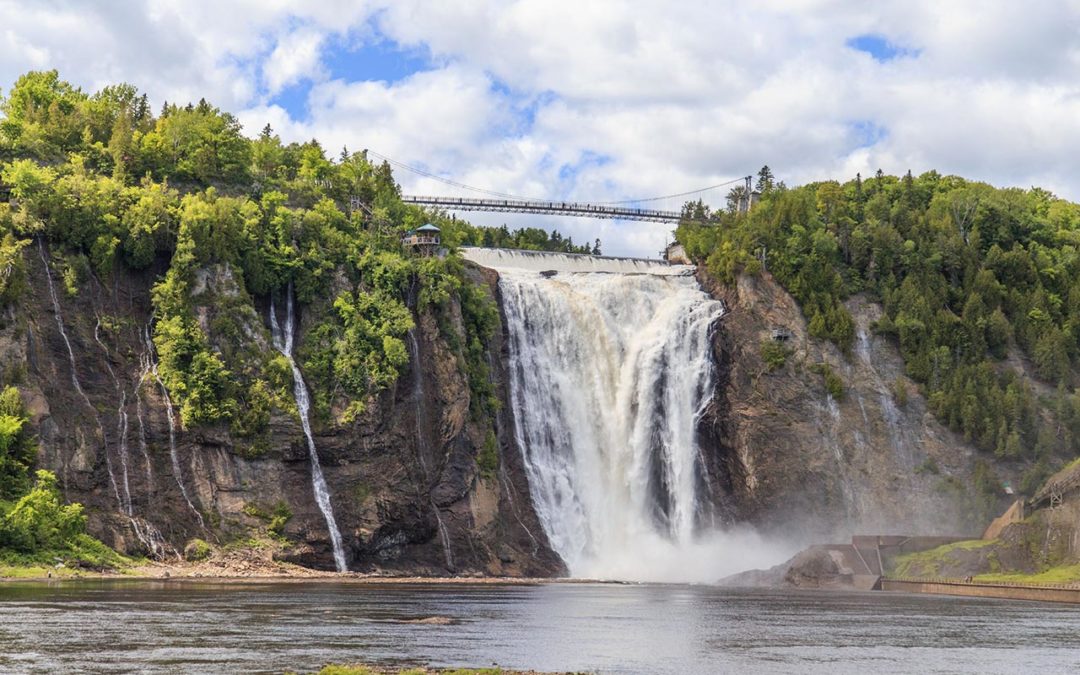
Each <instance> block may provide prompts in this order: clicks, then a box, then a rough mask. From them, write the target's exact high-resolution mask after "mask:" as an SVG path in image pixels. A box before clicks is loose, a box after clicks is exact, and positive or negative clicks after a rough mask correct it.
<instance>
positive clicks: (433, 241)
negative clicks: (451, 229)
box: [401, 223, 441, 256]
mask: <svg viewBox="0 0 1080 675" xmlns="http://www.w3.org/2000/svg"><path fill="white" fill-rule="evenodd" d="M440 243H441V240H440V238H439V228H437V227H435V226H434V225H432V224H431V223H427V224H426V225H421V226H420V227H418V228H416V229H415V230H409V231H408V232H406V233H405V234H404V236H402V237H401V245H402V246H403V247H405V248H407V249H412V250H413V251H415V252H416V253H419V254H420V255H425V256H429V255H434V254H435V253H437V252H438V250H439V244H440Z"/></svg>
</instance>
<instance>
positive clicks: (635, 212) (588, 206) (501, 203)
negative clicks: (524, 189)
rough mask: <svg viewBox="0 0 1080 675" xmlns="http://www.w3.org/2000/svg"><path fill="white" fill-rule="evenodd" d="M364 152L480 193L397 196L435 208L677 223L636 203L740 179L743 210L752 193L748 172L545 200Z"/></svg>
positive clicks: (677, 216)
mask: <svg viewBox="0 0 1080 675" xmlns="http://www.w3.org/2000/svg"><path fill="white" fill-rule="evenodd" d="M364 152H365V153H367V154H369V155H371V156H373V157H375V158H377V159H381V160H383V161H385V162H388V163H389V164H392V165H393V166H395V167H398V168H400V169H404V170H406V171H409V172H411V173H414V174H417V175H420V176H423V177H425V178H431V179H434V180H436V181H439V182H441V183H444V184H446V185H449V186H452V187H454V188H458V189H462V190H467V191H471V192H475V193H478V194H481V195H483V196H469V197H451V196H432V195H402V197H401V200H402V201H403V202H405V203H407V204H418V205H422V206H433V207H436V208H441V209H446V210H447V211H486V212H490V213H536V214H545V215H553V216H576V217H581V218H607V219H615V220H636V221H646V222H653V223H678V222H679V221H680V220H683V219H684V217H683V214H682V211H673V210H663V209H655V208H644V207H642V206H640V205H641V204H645V203H656V202H663V201H668V202H670V201H671V200H677V199H685V198H689V197H692V196H695V195H700V194H702V193H704V192H708V191H710V190H715V189H717V188H722V187H726V186H729V185H734V184H736V183H743V186H742V190H741V192H740V196H739V201H738V203H737V205H736V206H737V208H738V210H739V211H746V210H748V209H749V208H750V206H751V205H752V204H751V199H752V193H751V189H750V186H751V176H745V177H741V178H735V179H732V180H728V181H725V182H723V183H717V184H716V185H710V186H708V187H704V188H699V189H697V190H690V191H687V192H679V193H676V194H670V195H662V196H659V197H647V198H643V199H627V200H622V201H616V202H580V201H564V200H546V199H528V198H524V197H519V196H517V195H512V194H507V193H504V192H496V191H493V190H485V189H483V188H478V187H473V186H471V185H466V184H464V183H459V182H457V181H453V180H450V179H448V178H444V177H442V176H438V175H436V174H433V173H431V172H429V171H424V170H423V169H418V168H416V167H413V166H409V165H407V164H403V163H401V162H398V161H396V160H393V159H391V158H389V157H386V156H384V155H380V154H379V153H377V152H374V151H372V150H365V151H364Z"/></svg>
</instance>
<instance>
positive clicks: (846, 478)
mask: <svg viewBox="0 0 1080 675" xmlns="http://www.w3.org/2000/svg"><path fill="white" fill-rule="evenodd" d="M699 279H700V281H701V283H702V285H703V286H704V287H705V288H706V289H708V290H709V291H710V292H711V293H712V294H713V295H714V296H715V297H718V298H719V299H721V300H723V301H724V303H725V304H726V306H727V312H726V314H725V315H724V317H723V318H722V319H721V321H720V325H719V326H718V327H717V331H716V334H715V340H714V349H715V351H716V355H717V361H718V368H719V373H720V378H719V379H720V381H719V383H718V388H717V393H716V397H715V399H714V401H713V403H712V405H711V406H710V408H709V410H708V411H707V413H706V415H705V416H704V418H703V420H702V427H701V430H702V432H703V434H704V436H705V438H706V439H707V441H706V444H707V446H708V448H709V450H710V455H711V456H712V457H714V458H715V462H716V465H717V466H718V467H719V470H718V472H717V473H718V475H719V482H720V483H722V484H723V486H724V487H725V488H726V490H727V492H728V495H729V496H728V511H729V513H730V514H731V516H730V517H731V518H732V519H733V520H735V521H740V522H748V523H751V524H753V525H755V526H757V527H759V528H761V529H763V530H765V531H769V532H773V533H775V534H779V535H782V536H785V537H789V538H793V539H795V540H797V541H800V542H810V541H844V540H846V538H847V537H848V536H849V535H850V534H852V533H855V532H873V533H882V534H885V533H920V534H943V535H964V534H968V535H978V534H980V533H981V531H982V528H984V527H985V526H986V523H987V522H988V520H989V518H990V517H992V516H993V515H996V513H997V511H998V509H1000V508H1004V506H1003V502H1002V500H1005V502H1004V503H1005V504H1007V496H1006V495H1005V494H1004V492H1003V491H1002V490H1001V485H1002V480H1003V479H1012V480H1013V481H1014V484H1015V480H1016V475H1015V474H1016V472H1017V469H1016V468H1015V467H1011V466H1009V465H1005V464H1001V463H995V462H994V461H993V457H992V456H989V455H987V454H986V453H979V452H977V451H976V450H975V449H973V448H972V447H971V446H970V445H969V444H967V443H966V442H965V441H964V439H963V438H962V437H960V436H959V435H957V434H955V433H953V432H951V431H950V430H949V429H947V428H945V427H944V426H942V425H941V424H940V423H939V422H938V421H937V420H936V419H935V418H934V417H933V415H932V414H931V413H930V412H929V411H928V410H927V406H926V401H925V399H924V398H923V397H922V396H921V395H920V394H919V390H918V388H917V386H916V384H915V383H914V382H912V381H910V380H909V379H908V378H907V377H905V376H904V367H903V362H902V360H901V358H900V356H899V352H898V350H897V349H896V348H895V346H894V345H893V344H892V343H890V342H889V340H887V339H885V338H882V337H879V336H876V335H874V332H873V330H872V328H871V325H872V323H873V322H874V321H875V320H876V319H877V318H878V317H879V316H880V313H881V309H880V307H879V306H878V305H876V304H874V303H872V302H869V301H867V300H866V299H865V298H864V297H862V296H855V297H853V298H851V299H849V300H848V301H847V303H846V305H847V308H848V310H849V311H850V312H851V314H852V316H853V317H854V319H855V321H856V327H857V336H858V339H857V340H856V344H855V347H854V349H853V350H852V353H850V354H844V353H842V352H841V351H840V350H839V349H838V348H836V346H835V345H833V344H832V343H829V342H825V341H822V340H817V339H814V338H811V337H810V336H809V335H808V332H807V324H806V321H805V319H804V317H803V315H802V313H801V311H800V310H799V307H798V306H797V304H796V303H795V301H794V299H793V298H792V297H791V296H790V295H789V294H788V293H787V292H785V291H784V289H783V288H782V287H780V285H779V284H777V283H776V282H775V281H774V280H773V279H772V278H771V276H770V275H769V274H768V273H763V274H761V275H758V276H740V277H739V278H738V280H737V283H736V284H735V285H734V286H731V287H727V286H722V285H720V284H717V283H716V282H715V281H714V280H712V279H710V278H709V277H708V276H707V275H706V274H705V273H704V272H703V271H700V270H699ZM767 357H768V358H767ZM770 361H771V365H770ZM830 388H831V389H832V391H831V392H830Z"/></svg>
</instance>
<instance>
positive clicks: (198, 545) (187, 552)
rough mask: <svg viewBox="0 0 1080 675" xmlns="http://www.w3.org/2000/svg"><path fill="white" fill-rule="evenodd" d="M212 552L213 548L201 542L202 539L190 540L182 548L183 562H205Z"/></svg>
mask: <svg viewBox="0 0 1080 675" xmlns="http://www.w3.org/2000/svg"><path fill="white" fill-rule="evenodd" d="M213 552H214V547H213V546H211V545H210V544H208V543H207V542H205V541H203V540H202V539H192V540H191V541H189V542H188V543H187V546H185V547H184V560H187V561H188V562H199V561H201V560H206V559H207V558H209V557H210V554H211V553H213Z"/></svg>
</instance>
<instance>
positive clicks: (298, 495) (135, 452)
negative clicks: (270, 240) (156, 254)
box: [0, 248, 561, 576]
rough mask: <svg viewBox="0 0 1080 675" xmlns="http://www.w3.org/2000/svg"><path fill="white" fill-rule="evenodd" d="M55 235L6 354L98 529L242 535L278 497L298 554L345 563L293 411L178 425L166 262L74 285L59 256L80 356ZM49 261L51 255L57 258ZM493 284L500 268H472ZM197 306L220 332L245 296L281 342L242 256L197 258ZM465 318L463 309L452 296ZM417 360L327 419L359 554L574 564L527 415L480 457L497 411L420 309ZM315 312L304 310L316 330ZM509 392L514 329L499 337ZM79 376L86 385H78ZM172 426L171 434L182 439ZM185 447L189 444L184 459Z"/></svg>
mask: <svg viewBox="0 0 1080 675" xmlns="http://www.w3.org/2000/svg"><path fill="white" fill-rule="evenodd" d="M45 260H50V261H51V256H50V254H49V252H48V251H47V250H42V251H41V252H40V254H39V251H38V250H37V249H36V248H30V249H28V250H27V257H26V263H27V268H28V271H29V286H30V291H29V292H28V293H26V294H24V295H23V297H22V298H21V299H20V301H19V302H18V304H17V305H15V306H12V307H9V308H8V309H7V311H6V314H5V315H4V316H3V317H2V320H0V363H2V364H3V366H4V370H5V379H6V380H7V381H15V382H16V383H18V384H19V386H20V389H21V391H22V392H23V395H24V398H25V400H26V402H27V404H28V408H29V410H30V413H31V415H32V425H33V429H34V430H35V432H36V434H37V436H38V440H39V465H40V466H42V467H44V468H48V469H51V470H54V471H55V472H56V473H57V475H58V477H59V479H60V483H61V486H62V488H63V491H64V494H65V496H66V497H67V499H69V500H71V501H78V502H82V503H83V504H85V505H86V507H87V513H88V515H89V518H90V519H89V528H90V531H91V532H92V533H93V534H94V535H96V536H98V537H100V538H101V539H102V540H104V541H105V542H106V543H108V544H110V545H112V546H114V547H116V548H118V549H120V550H126V551H129V552H132V553H151V554H157V555H161V556H166V557H168V556H173V555H176V554H177V552H178V551H182V550H183V547H184V545H185V543H186V542H188V541H189V540H190V539H192V538H195V537H198V538H203V539H207V540H209V541H212V542H218V543H227V542H230V541H236V540H241V541H242V540H244V539H245V538H247V537H250V536H252V535H253V534H265V533H266V530H267V526H268V522H269V520H270V518H272V516H273V512H274V509H275V508H276V507H277V506H278V505H280V504H284V505H285V506H287V508H288V510H289V511H290V512H291V514H292V516H291V518H289V519H288V521H287V522H286V523H285V525H284V528H283V530H282V534H283V535H284V536H285V538H287V539H288V544H287V546H286V550H285V551H284V552H283V555H284V557H286V558H288V559H292V560H295V561H297V562H301V563H303V564H307V565H312V566H317V567H325V568H332V567H333V562H332V557H331V550H330V541H329V535H328V533H327V531H326V524H325V522H324V519H323V517H322V514H321V513H320V511H319V509H318V507H317V505H316V503H315V501H314V497H313V492H312V485H311V478H310V472H309V465H308V457H307V451H306V448H305V445H304V438H303V435H302V429H301V426H300V422H299V418H298V417H297V416H296V414H295V411H291V410H282V409H278V408H275V409H274V410H273V411H272V414H271V419H270V423H269V426H268V428H267V430H266V432H265V434H263V435H261V436H260V438H259V439H257V440H252V439H245V438H237V437H235V435H234V434H233V433H231V432H230V430H229V429H228V428H225V427H200V428H193V429H186V430H185V429H180V428H179V419H178V417H177V413H176V411H173V422H172V428H173V433H172V436H170V419H169V407H168V405H167V402H166V398H165V396H166V394H165V390H164V388H163V387H161V386H160V385H159V383H158V382H157V380H156V379H155V377H154V374H153V360H152V359H153V352H152V350H151V348H150V346H149V343H148V335H149V333H148V331H149V327H150V323H151V319H152V317H151V315H152V307H151V302H150V288H151V286H152V284H153V281H154V279H155V278H156V277H157V275H158V274H160V273H161V272H162V271H163V270H161V269H158V270H149V271H147V272H146V273H145V274H134V273H130V272H126V271H118V272H117V273H116V274H115V275H114V278H113V279H111V280H110V281H109V282H108V283H101V282H99V281H97V280H95V279H93V278H91V279H90V280H89V281H88V282H87V283H86V284H84V285H83V286H82V287H80V288H78V289H77V293H75V294H69V293H67V292H65V291H64V288H63V286H62V284H60V280H59V276H58V275H57V272H56V270H55V269H53V272H52V274H53V275H54V277H55V279H54V282H55V283H56V284H57V286H56V290H57V300H58V303H59V307H60V313H61V320H62V324H61V325H63V327H64V328H65V332H66V334H67V337H68V342H69V343H70V345H71V354H72V355H73V356H74V362H75V377H76V378H77V380H78V383H79V384H78V388H77V387H76V386H75V384H74V380H73V377H72V368H71V359H70V358H69V355H68V351H67V346H66V344H65V343H64V341H63V338H62V337H61V335H60V332H59V329H58V324H57V321H56V318H57V317H56V314H55V312H54V310H53V303H52V302H51V298H50V296H49V293H48V284H47V279H46V276H45V274H46V267H45V263H44V261H45ZM50 266H52V263H51V262H50ZM474 277H475V281H476V282H477V283H479V284H481V285H482V286H483V287H484V288H485V289H487V292H489V293H492V294H494V293H496V292H497V291H496V286H495V280H494V279H492V278H487V277H484V276H483V275H481V274H480V273H479V272H476V273H474ZM194 291H195V292H193V298H194V301H195V306H196V316H197V318H198V319H199V320H200V322H201V323H204V324H205V325H204V326H203V327H204V330H205V331H206V332H208V333H211V334H212V332H213V327H212V324H213V320H214V316H213V312H214V309H213V308H214V307H215V306H216V307H218V308H219V309H220V308H221V307H222V306H225V307H228V308H229V310H228V311H232V312H238V313H239V314H238V316H239V317H240V320H239V322H238V323H239V325H241V326H242V333H243V335H242V336H240V337H239V340H241V342H242V343H243V345H244V346H245V348H250V349H255V350H267V349H269V344H270V337H269V330H268V327H267V316H268V315H267V309H268V308H267V307H266V299H255V300H254V301H253V300H252V299H250V298H247V297H246V296H245V295H244V294H243V293H242V292H241V291H240V290H239V289H238V287H237V285H236V283H235V280H234V279H233V278H232V275H231V274H230V273H229V270H228V269H227V268H226V269H223V268H214V269H206V270H201V271H200V272H199V273H198V274H197V275H196V284H195V288H194ZM450 314H451V316H452V317H453V319H452V323H454V324H455V326H454V328H455V329H456V330H461V319H460V310H459V309H458V308H456V307H453V308H451V312H450ZM415 319H416V324H417V327H416V329H415V331H414V335H413V336H411V337H412V340H411V343H412V346H411V347H410V363H409V366H408V368H407V370H406V371H405V372H403V373H402V374H401V376H400V377H399V379H398V382H397V384H396V386H394V387H392V388H391V389H388V390H386V391H384V392H383V393H382V394H381V395H380V396H379V397H378V398H377V399H376V400H375V401H374V403H373V404H372V405H370V406H368V409H367V411H366V412H365V413H364V414H363V415H362V416H361V418H360V419H358V420H357V421H356V422H355V423H352V424H349V425H344V426H337V425H333V424H322V425H318V424H317V425H316V429H315V441H316V445H317V447H318V451H319V455H320V458H321V462H322V466H323V470H324V472H325V475H326V480H327V483H328V484H329V487H330V491H331V496H332V504H333V508H334V511H335V515H336V518H337V522H338V525H339V528H340V529H341V531H342V534H343V535H344V539H345V545H346V549H347V552H348V554H349V558H350V563H351V567H352V568H353V569H357V570H363V571H373V570H389V571H400V572H407V573H417V574H445V573H447V572H454V573H463V574H469V573H474V574H505V575H530V576H532V575H536V576H544V575H550V574H555V573H558V572H559V571H561V563H560V561H559V559H558V557H557V556H555V555H554V554H553V553H552V552H551V551H550V548H549V547H548V545H547V542H546V540H545V539H544V537H543V531H542V528H541V527H540V525H539V522H538V521H537V519H536V515H535V513H534V512H533V509H532V506H531V501H530V499H529V495H528V485H527V483H526V479H525V476H524V472H523V470H522V466H521V460H520V455H519V454H518V450H517V448H516V446H515V444H514V441H513V433H512V431H511V429H512V427H511V426H510V425H511V423H512V422H511V421H510V420H508V419H506V418H505V415H504V414H502V413H500V415H499V419H498V420H496V421H495V424H494V429H495V430H496V432H497V434H496V436H497V443H498V454H499V466H498V470H497V471H496V472H495V473H494V475H489V476H485V475H483V474H482V473H481V471H480V469H479V466H478V463H477V457H478V454H479V452H480V448H481V447H482V446H483V444H484V443H485V440H486V435H487V429H489V428H491V425H490V424H487V423H486V422H485V423H484V424H481V423H480V422H478V421H477V420H475V419H473V417H471V416H470V413H469V400H470V395H471V394H470V390H469V385H468V381H467V377H466V375H465V373H464V367H463V364H462V363H461V362H460V359H459V357H458V356H457V355H455V354H454V353H453V352H452V351H451V350H450V348H449V346H448V342H447V339H446V336H445V335H443V334H442V333H441V332H440V327H439V325H438V322H437V321H436V320H435V317H434V316H432V315H431V314H430V313H427V312H420V313H419V314H418V315H417V316H415ZM313 322H314V321H313V318H312V317H308V316H304V315H303V313H301V317H300V327H299V331H300V333H301V335H302V333H303V331H304V329H305V327H306V326H309V325H311V324H312V323H313ZM489 349H490V352H489V362H490V364H491V366H492V368H491V371H492V382H493V385H494V386H495V388H496V391H497V393H498V396H499V397H500V398H501V399H503V400H505V398H506V394H505V387H506V379H505V372H504V367H503V364H504V363H505V358H506V356H505V353H504V346H503V339H502V335H501V328H500V330H499V331H497V334H496V336H495V338H494V339H492V340H491V344H490V346H489ZM78 389H81V393H80V392H79V391H78ZM170 438H171V443H170ZM174 457H175V461H174Z"/></svg>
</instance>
